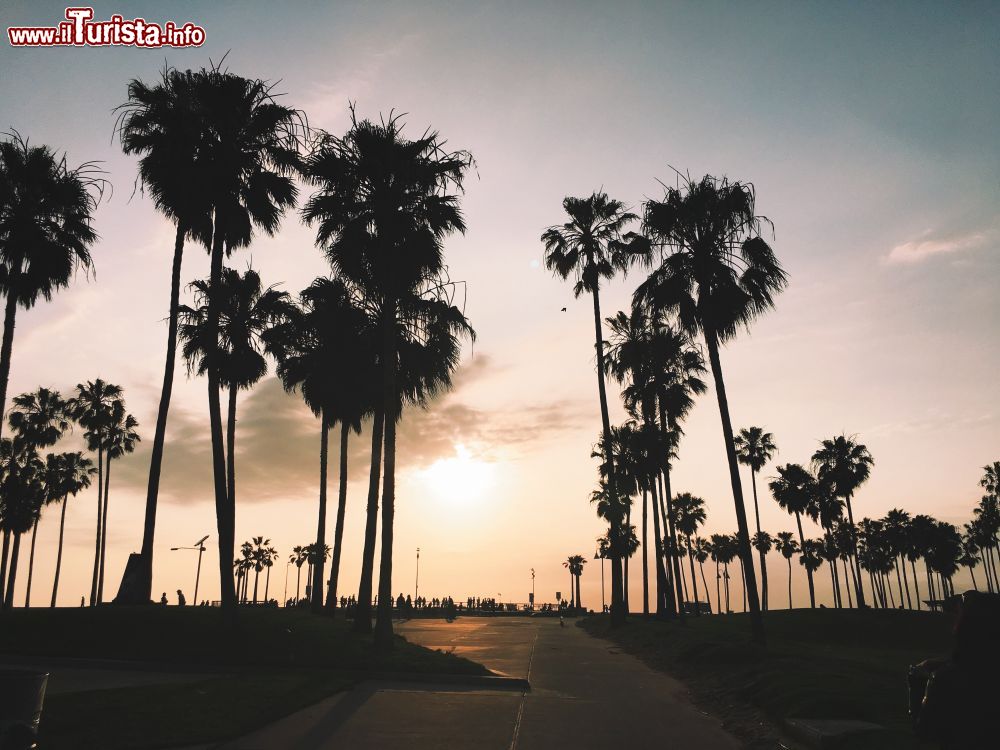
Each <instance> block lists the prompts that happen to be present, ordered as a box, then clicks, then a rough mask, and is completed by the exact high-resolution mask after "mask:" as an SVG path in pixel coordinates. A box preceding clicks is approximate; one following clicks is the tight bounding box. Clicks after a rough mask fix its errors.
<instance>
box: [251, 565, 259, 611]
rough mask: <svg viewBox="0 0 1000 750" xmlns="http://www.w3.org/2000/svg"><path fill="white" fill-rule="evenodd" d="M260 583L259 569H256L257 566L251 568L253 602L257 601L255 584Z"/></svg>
mask: <svg viewBox="0 0 1000 750" xmlns="http://www.w3.org/2000/svg"><path fill="white" fill-rule="evenodd" d="M259 583H260V571H259V570H257V566H256V565H255V566H254V569H253V603H254V604H256V603H257V584H259Z"/></svg>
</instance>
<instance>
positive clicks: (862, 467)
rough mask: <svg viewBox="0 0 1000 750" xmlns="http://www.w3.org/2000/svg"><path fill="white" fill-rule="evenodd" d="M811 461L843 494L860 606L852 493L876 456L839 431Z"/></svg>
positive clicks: (818, 473) (839, 494) (862, 596)
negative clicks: (839, 433) (873, 456)
mask: <svg viewBox="0 0 1000 750" xmlns="http://www.w3.org/2000/svg"><path fill="white" fill-rule="evenodd" d="M812 462H813V466H814V467H815V469H816V476H817V478H818V479H820V480H821V481H828V482H830V483H831V484H832V486H833V492H834V494H835V495H836V496H837V497H842V498H843V499H844V502H846V503H847V521H848V523H849V524H850V529H851V553H852V556H853V558H854V566H855V572H856V574H857V577H856V579H855V587H856V588H855V591H856V593H857V597H858V607H860V608H862V609H863V608H864V606H865V592H864V587H863V586H862V585H861V564H860V563H859V562H858V559H857V550H856V547H857V542H856V541H855V540H854V538H855V537H856V535H857V529H856V528H855V526H854V511H853V510H852V508H851V496H852V495H853V494H854V493H855V492H856V491H857V489H858V487H860V486H861V485H862V484H864V483H865V482H866V481H868V477H869V476H871V469H872V465H873V464H874V463H875V460H874V459H873V458H872V455H871V453H869V452H868V448H867V447H865V446H864V445H863V444H861V443H859V442H858V441H857V436H854V435H852V436H847V435H838V436H837V437H834V438H831V439H829V440H824V441H823V442H822V444H821V445H820V447H819V449H818V450H817V451H816V452H815V453H814V454H813V457H812Z"/></svg>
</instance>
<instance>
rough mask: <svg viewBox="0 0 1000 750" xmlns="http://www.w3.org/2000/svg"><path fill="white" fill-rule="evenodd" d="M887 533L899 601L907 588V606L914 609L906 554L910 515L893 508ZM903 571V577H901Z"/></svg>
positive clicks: (887, 523)
mask: <svg viewBox="0 0 1000 750" xmlns="http://www.w3.org/2000/svg"><path fill="white" fill-rule="evenodd" d="M884 523H885V533H886V535H887V537H888V538H887V540H886V541H887V543H888V545H889V547H890V549H891V550H892V554H893V566H894V567H895V568H896V584H897V586H898V587H899V601H900V603H902V601H903V588H904V584H905V588H906V606H907V608H909V609H913V601H912V600H911V598H910V582H909V577H908V576H907V574H906V563H905V560H906V557H905V555H906V552H907V549H908V548H909V544H910V533H909V532H910V514H909V513H907V512H906V511H905V510H900V509H899V508H893V509H892V510H890V511H889V512H888V513H886V515H885V519H884ZM900 569H902V576H900Z"/></svg>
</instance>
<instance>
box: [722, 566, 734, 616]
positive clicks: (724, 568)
mask: <svg viewBox="0 0 1000 750" xmlns="http://www.w3.org/2000/svg"><path fill="white" fill-rule="evenodd" d="M722 578H723V580H724V581H725V584H726V614H727V615H728V614H731V613H732V611H733V608H732V606H731V605H730V603H729V563H723V564H722Z"/></svg>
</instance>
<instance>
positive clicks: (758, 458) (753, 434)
mask: <svg viewBox="0 0 1000 750" xmlns="http://www.w3.org/2000/svg"><path fill="white" fill-rule="evenodd" d="M777 452H778V447H777V446H776V445H775V444H774V436H773V435H772V434H771V433H770V432H765V431H764V429H763V428H762V427H744V428H743V429H741V430H740V432H739V434H738V435H737V436H736V458H737V459H738V460H739V462H740V463H741V464H743V465H744V466H749V467H750V482H751V485H752V487H753V514H754V519H755V520H756V521H757V534H760V533H761V530H760V507H759V505H758V503H757V474H758V473H760V470H761V469H763V468H764V466H765V465H766V464H767V462H768V461H770V460H771V459H772V458H774V454H775V453H777ZM754 546H756V545H754ZM757 551H758V552H760V606H761V608H762V609H763V610H764V611H765V612H766V611H767V561H766V560H765V558H764V554H765V553H764V552H761V551H760V548H759V547H758V548H757Z"/></svg>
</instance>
